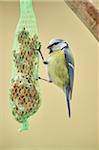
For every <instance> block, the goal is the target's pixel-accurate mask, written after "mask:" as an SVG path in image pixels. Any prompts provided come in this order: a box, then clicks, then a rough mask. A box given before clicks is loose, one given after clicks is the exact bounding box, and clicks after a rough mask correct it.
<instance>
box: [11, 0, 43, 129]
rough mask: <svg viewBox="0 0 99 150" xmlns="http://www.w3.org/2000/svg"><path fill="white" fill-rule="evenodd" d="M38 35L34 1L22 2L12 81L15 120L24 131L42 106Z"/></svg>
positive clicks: (15, 37) (14, 46)
mask: <svg viewBox="0 0 99 150" xmlns="http://www.w3.org/2000/svg"><path fill="white" fill-rule="evenodd" d="M39 47H40V42H39V40H38V31H37V24H36V17H35V13H34V10H33V7H32V0H28V1H27V0H20V18H19V22H18V25H17V27H16V31H15V36H14V43H13V48H12V57H13V62H12V77H11V83H10V100H9V101H10V106H11V110H12V114H13V116H14V117H15V119H16V120H17V121H18V122H19V123H21V124H22V128H21V129H20V131H24V130H27V129H28V127H29V124H28V119H29V117H30V116H32V115H33V114H34V113H36V112H37V110H38V108H39V107H40V104H41V98H40V90H39V83H38V81H37V80H36V78H37V77H38V69H39V52H38V51H37V50H38V49H39Z"/></svg>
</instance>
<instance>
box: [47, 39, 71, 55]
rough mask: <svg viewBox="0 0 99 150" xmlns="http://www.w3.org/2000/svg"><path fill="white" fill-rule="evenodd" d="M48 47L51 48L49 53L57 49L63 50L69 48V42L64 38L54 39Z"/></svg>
mask: <svg viewBox="0 0 99 150" xmlns="http://www.w3.org/2000/svg"><path fill="white" fill-rule="evenodd" d="M47 48H48V49H49V54H50V53H53V52H55V51H57V50H63V49H65V48H69V46H68V43H67V42H65V41H64V40H62V39H52V40H51V41H50V42H49V44H48V46H47Z"/></svg>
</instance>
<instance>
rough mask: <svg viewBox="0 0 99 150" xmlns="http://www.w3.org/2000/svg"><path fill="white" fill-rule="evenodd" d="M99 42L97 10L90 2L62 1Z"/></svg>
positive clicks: (80, 0) (98, 13) (98, 12)
mask: <svg viewBox="0 0 99 150" xmlns="http://www.w3.org/2000/svg"><path fill="white" fill-rule="evenodd" d="M64 1H65V3H66V4H67V5H68V6H69V7H70V8H71V9H72V10H73V12H74V13H75V14H76V15H77V16H78V17H79V19H80V20H81V21H82V22H83V23H84V24H85V25H86V27H87V28H88V29H89V30H90V31H91V33H92V34H93V35H94V37H95V38H96V39H97V40H98V41H99V9H98V8H96V7H95V5H94V4H93V2H92V1H91V0H64Z"/></svg>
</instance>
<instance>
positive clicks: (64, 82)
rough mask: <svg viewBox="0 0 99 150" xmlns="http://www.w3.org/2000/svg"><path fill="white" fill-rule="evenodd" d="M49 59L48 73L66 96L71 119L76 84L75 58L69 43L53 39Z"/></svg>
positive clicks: (51, 80)
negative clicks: (73, 92) (71, 106)
mask: <svg viewBox="0 0 99 150" xmlns="http://www.w3.org/2000/svg"><path fill="white" fill-rule="evenodd" d="M47 48H48V50H49V58H48V59H47V61H46V62H45V64H47V72H48V77H49V81H50V82H53V83H54V84H56V85H57V86H58V87H60V88H61V89H62V90H63V91H64V93H65V95H66V101H67V107H68V115H69V117H71V110H70V100H71V99H72V91H73V82H74V58H73V55H72V53H71V50H70V48H69V45H68V43H67V42H65V41H64V40H62V39H52V40H51V41H50V42H49V44H48V47H47Z"/></svg>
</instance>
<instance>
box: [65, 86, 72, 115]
mask: <svg viewBox="0 0 99 150" xmlns="http://www.w3.org/2000/svg"><path fill="white" fill-rule="evenodd" d="M65 95H66V101H67V108H68V116H69V118H70V117H71V110H70V90H69V87H68V86H66V88H65Z"/></svg>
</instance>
